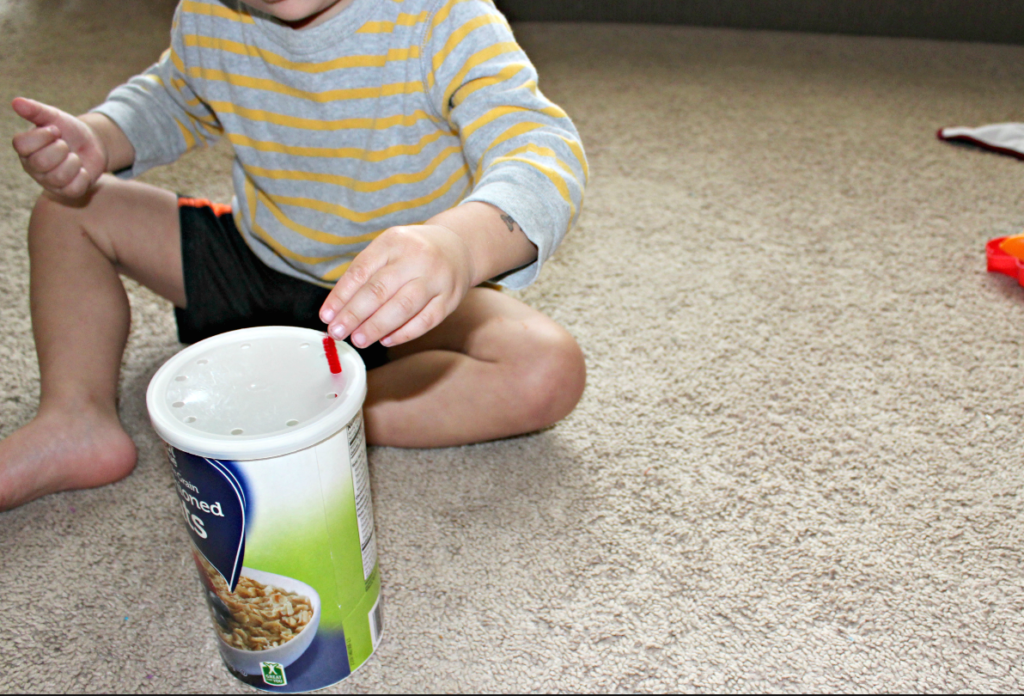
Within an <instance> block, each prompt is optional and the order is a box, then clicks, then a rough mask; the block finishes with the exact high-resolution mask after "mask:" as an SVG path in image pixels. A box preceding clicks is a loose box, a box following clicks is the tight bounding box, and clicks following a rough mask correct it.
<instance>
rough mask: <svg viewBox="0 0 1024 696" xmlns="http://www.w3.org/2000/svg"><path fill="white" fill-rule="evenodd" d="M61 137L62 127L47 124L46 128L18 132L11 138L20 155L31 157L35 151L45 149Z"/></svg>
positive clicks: (15, 149)
mask: <svg viewBox="0 0 1024 696" xmlns="http://www.w3.org/2000/svg"><path fill="white" fill-rule="evenodd" d="M59 137H60V129H59V128H57V126H46V127H45V128H33V129H32V130H29V131H25V132H24V133H18V134H17V135H16V136H14V137H13V138H11V145H12V146H13V147H14V151H15V152H17V153H18V156H19V157H29V156H31V155H32V154H34V153H35V152H37V151H39V150H41V149H43V148H44V147H46V146H47V145H49V144H50V143H52V142H54V141H55V140H57V139H58V138H59Z"/></svg>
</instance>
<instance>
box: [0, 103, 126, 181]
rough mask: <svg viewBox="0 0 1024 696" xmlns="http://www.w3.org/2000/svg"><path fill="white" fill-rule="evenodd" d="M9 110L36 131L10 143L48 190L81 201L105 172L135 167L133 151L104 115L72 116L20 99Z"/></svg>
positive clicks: (17, 137) (25, 168) (25, 166)
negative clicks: (30, 124)
mask: <svg viewBox="0 0 1024 696" xmlns="http://www.w3.org/2000/svg"><path fill="white" fill-rule="evenodd" d="M11 107H12V108H13V109H14V111H15V112H16V113H17V114H18V115H19V116H21V117H22V118H24V119H25V120H27V121H31V122H32V123H33V124H34V125H35V128H33V129H31V130H28V131H25V132H23V133H19V134H18V135H16V136H14V139H13V140H12V141H11V143H12V145H13V146H14V149H15V151H16V152H17V153H18V156H19V157H20V158H21V166H22V168H24V170H25V171H26V172H27V173H28V174H29V176H31V177H32V178H33V179H35V180H36V181H37V182H38V183H39V185H40V186H42V187H43V188H44V189H46V190H47V191H50V192H51V193H54V194H56V195H58V196H63V197H65V198H79V197H81V196H83V195H85V193H87V192H88V190H89V189H90V188H91V187H92V185H93V184H95V183H96V180H97V179H99V177H100V175H101V174H103V173H104V172H110V171H118V170H120V169H124V168H125V167H129V166H131V163H132V162H133V161H134V159H135V149H134V148H133V147H132V144H131V143H130V142H129V141H128V138H127V137H125V135H124V133H122V132H121V129H120V128H118V127H117V126H116V125H115V124H114V122H113V121H111V120H110V119H108V118H107V117H106V116H102V115H100V114H85V115H84V116H79V117H75V116H72V115H71V114H69V113H66V112H64V111H61V110H60V109H56V108H54V107H52V106H47V105H46V104H42V103H40V102H37V101H33V100H31V99H24V98H21V97H18V98H17V99H15V100H14V101H13V102H12V104H11Z"/></svg>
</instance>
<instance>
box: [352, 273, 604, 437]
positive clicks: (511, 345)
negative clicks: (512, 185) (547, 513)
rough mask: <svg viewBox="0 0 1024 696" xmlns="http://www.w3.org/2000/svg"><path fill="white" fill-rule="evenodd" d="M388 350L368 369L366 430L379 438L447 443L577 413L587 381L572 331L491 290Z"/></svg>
mask: <svg viewBox="0 0 1024 696" xmlns="http://www.w3.org/2000/svg"><path fill="white" fill-rule="evenodd" d="M389 355H390V356H391V358H392V362H390V363H388V364H387V365H384V366H383V367H380V368H378V369H376V370H373V371H371V372H370V373H369V377H368V379H369V393H368V396H367V401H366V409H365V417H366V432H367V439H368V441H369V442H370V443H371V444H375V445H392V446H397V447H444V446H450V445H463V444H468V443H473V442H482V441H485V440H493V439H496V438H500V437H508V436H511V435H518V434H521V433H527V432H532V431H534V430H539V429H540V428H544V427H547V426H549V425H552V424H553V423H555V422H557V421H559V420H560V419H562V418H563V417H565V416H566V415H567V414H568V413H569V412H570V411H572V409H573V408H574V407H575V406H576V404H577V402H578V401H579V399H580V397H581V396H582V394H583V388H584V385H585V382H586V367H585V365H584V361H583V354H582V352H581V351H580V348H579V346H578V345H577V344H576V341H575V340H574V339H573V338H572V336H570V335H569V334H568V333H567V332H566V331H565V330H564V329H563V328H561V327H560V326H559V325H558V324H556V323H555V322H553V321H552V320H550V319H548V318H547V317H546V316H544V315H543V314H541V313H540V312H538V311H536V310H534V309H532V308H530V307H528V306H527V305H525V304H523V303H522V302H519V301H518V300H516V299H514V298H512V297H510V296H508V295H504V294H502V293H500V292H497V291H494V290H489V289H485V288H477V289H474V290H471V291H470V292H469V294H468V295H467V296H466V298H465V299H464V300H463V302H462V304H461V305H459V308H458V309H456V310H455V312H453V313H452V314H451V315H450V316H449V317H448V318H447V319H445V321H444V322H442V323H441V324H440V325H438V326H437V327H436V328H435V329H433V330H432V331H430V332H429V333H427V334H426V335H424V336H423V337H421V338H418V339H416V340H414V341H410V342H409V343H407V344H404V345H401V346H396V347H395V348H391V349H390V351H389Z"/></svg>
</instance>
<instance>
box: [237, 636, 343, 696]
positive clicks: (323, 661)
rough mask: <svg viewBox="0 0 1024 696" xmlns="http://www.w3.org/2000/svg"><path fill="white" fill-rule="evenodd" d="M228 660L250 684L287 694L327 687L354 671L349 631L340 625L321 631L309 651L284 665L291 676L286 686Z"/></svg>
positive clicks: (284, 669) (239, 677) (285, 674)
mask: <svg viewBox="0 0 1024 696" xmlns="http://www.w3.org/2000/svg"><path fill="white" fill-rule="evenodd" d="M224 664H225V665H226V666H227V668H228V671H229V672H231V674H232V675H234V676H235V677H236V678H237V679H239V680H241V681H243V682H245V683H246V684H249V685H250V686H255V687H256V688H257V689H262V690H263V691H277V692H280V693H285V694H294V693H302V692H305V691H314V690H316V689H323V688H324V687H327V686H330V685H331V684H336V683H337V682H339V681H341V680H342V679H344V678H345V677H347V676H348V675H349V674H351V673H352V670H351V669H350V667H349V664H348V649H347V646H346V644H345V632H344V631H342V630H340V629H338V630H335V631H326V630H324V629H320V630H319V631H317V633H316V637H315V638H314V639H313V642H312V643H310V645H309V647H308V648H307V649H306V652H304V653H302V657H300V658H299V659H297V660H296V661H295V662H293V663H292V664H290V665H288V666H287V667H283V668H282V672H283V673H284V677H285V678H286V679H287V684H286V685H283V686H277V685H274V684H269V683H267V681H266V680H265V679H264V678H263V675H262V674H258V675H255V676H253V675H249V674H242V673H241V672H239V671H238V670H237V669H235V668H234V667H232V666H231V664H230V663H229V662H227V661H226V660H225V661H224Z"/></svg>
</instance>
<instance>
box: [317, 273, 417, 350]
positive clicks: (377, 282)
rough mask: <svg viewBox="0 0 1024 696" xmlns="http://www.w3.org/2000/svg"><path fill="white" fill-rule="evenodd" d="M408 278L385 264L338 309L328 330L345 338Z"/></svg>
mask: <svg viewBox="0 0 1024 696" xmlns="http://www.w3.org/2000/svg"><path fill="white" fill-rule="evenodd" d="M409 280H410V278H408V277H406V276H405V275H404V274H401V270H400V269H398V268H396V267H395V266H393V265H391V266H385V267H384V268H382V269H381V270H380V271H378V272H377V273H375V274H373V276H371V277H370V278H369V279H368V280H367V281H366V282H365V283H364V284H363V286H362V287H360V288H359V289H358V290H356V292H355V294H354V295H352V297H351V299H349V301H348V302H346V303H345V304H344V305H343V306H342V307H341V308H340V309H338V311H337V314H336V316H335V317H334V319H333V320H332V321H331V322H330V327H329V329H328V331H329V332H330V334H331V335H332V336H334V337H335V338H337V339H341V338H345V337H346V336H348V335H349V334H351V333H352V332H353V331H354V330H355V329H356V327H357V326H361V325H362V323H363V322H364V321H366V320H367V319H369V318H370V317H371V316H372V315H373V314H374V313H376V312H377V310H379V309H380V308H381V307H383V306H384V305H385V304H386V303H387V302H388V300H390V299H391V298H392V297H394V295H395V293H397V292H398V291H399V290H400V289H401V288H402V286H403V285H405V284H406V283H407V282H408V281H409Z"/></svg>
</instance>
